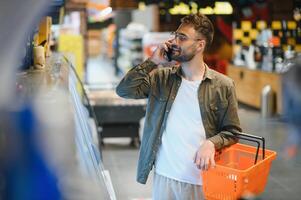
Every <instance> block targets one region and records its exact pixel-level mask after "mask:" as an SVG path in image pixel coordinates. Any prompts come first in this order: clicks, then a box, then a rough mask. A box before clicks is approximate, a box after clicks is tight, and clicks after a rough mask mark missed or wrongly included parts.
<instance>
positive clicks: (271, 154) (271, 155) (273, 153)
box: [202, 143, 277, 173]
mask: <svg viewBox="0 0 301 200" xmlns="http://www.w3.org/2000/svg"><path fill="white" fill-rule="evenodd" d="M239 146H241V147H248V148H256V147H253V146H250V145H246V144H242V143H236V144H233V145H231V146H230V147H227V148H226V149H225V150H223V151H229V149H230V148H235V147H239ZM260 149H261V148H260ZM265 151H266V152H268V153H269V155H267V154H266V155H265V158H264V159H259V160H258V162H257V163H256V164H254V165H252V166H250V167H248V168H247V169H234V168H232V167H226V166H223V165H221V164H217V163H216V164H215V168H213V170H214V169H216V168H218V169H225V170H231V171H236V172H239V173H244V172H245V173H247V172H248V171H250V170H251V169H253V168H255V167H257V166H258V165H261V164H263V163H265V162H267V161H269V160H271V161H272V160H274V159H275V158H276V155H277V152H276V151H272V150H269V149H265ZM244 152H247V151H246V150H244ZM211 169H212V168H209V170H211ZM202 172H203V171H202Z"/></svg>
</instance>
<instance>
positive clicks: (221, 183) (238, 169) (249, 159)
mask: <svg viewBox="0 0 301 200" xmlns="http://www.w3.org/2000/svg"><path fill="white" fill-rule="evenodd" d="M235 137H238V138H239V139H244V140H248V141H252V142H255V143H257V148H256V147H253V146H250V145H244V144H240V143H237V144H234V145H232V146H230V147H228V148H225V149H223V150H222V151H221V152H220V153H217V154H216V157H215V161H216V167H215V168H213V169H211V168H210V169H209V170H207V171H202V177H203V191H204V195H205V199H206V200H235V199H240V198H248V197H254V196H256V195H258V194H260V193H262V192H263V191H264V188H265V185H266V183H267V178H268V175H269V171H270V167H271V164H272V161H273V160H274V159H275V158H276V152H275V151H270V150H266V149H265V140H264V138H263V137H259V136H254V135H250V134H246V133H237V134H236V136H235ZM260 141H261V142H262V148H260Z"/></svg>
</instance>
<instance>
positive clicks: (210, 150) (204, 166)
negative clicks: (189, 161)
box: [194, 140, 215, 170]
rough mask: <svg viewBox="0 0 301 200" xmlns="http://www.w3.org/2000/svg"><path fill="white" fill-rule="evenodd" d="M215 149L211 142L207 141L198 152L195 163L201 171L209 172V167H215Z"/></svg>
mask: <svg viewBox="0 0 301 200" xmlns="http://www.w3.org/2000/svg"><path fill="white" fill-rule="evenodd" d="M214 155H215V148H214V144H213V143H212V142H211V141H210V140H206V141H205V142H204V143H203V144H202V145H201V146H200V147H199V149H198V151H197V152H196V155H195V158H194V163H195V164H196V166H197V167H198V168H199V169H201V170H208V168H209V165H210V166H211V167H212V168H214V167H215V160H214Z"/></svg>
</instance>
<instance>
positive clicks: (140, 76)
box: [116, 60, 241, 184]
mask: <svg viewBox="0 0 301 200" xmlns="http://www.w3.org/2000/svg"><path fill="white" fill-rule="evenodd" d="M181 74H182V70H181V67H172V68H158V67H157V65H156V64H155V63H153V62H152V61H150V60H146V61H145V62H144V63H142V64H140V65H137V66H136V67H134V68H132V69H131V70H130V71H129V72H128V73H127V74H126V75H125V77H124V78H123V79H122V80H121V82H120V83H119V85H118V86H117V89H116V92H117V94H118V95H119V96H121V97H124V98H133V99H141V98H148V103H147V107H146V116H145V125H144V131H143V138H142V142H141V148H140V155H139V161H138V171H137V181H138V182H140V183H143V184H145V183H146V181H147V178H148V175H149V172H150V171H151V169H152V167H153V164H154V161H155V158H156V154H157V151H158V149H159V146H160V144H161V137H162V133H163V131H164V129H165V127H166V121H167V118H168V114H169V111H170V109H171V106H172V104H173V102H174V100H175V98H176V95H177V92H178V89H179V87H180V85H181ZM198 99H199V106H200V111H201V116H202V121H203V125H204V128H205V132H206V138H207V139H209V140H210V141H212V142H213V143H214V145H215V148H216V149H217V150H219V149H221V148H223V147H225V146H229V145H231V144H234V143H235V142H236V141H237V140H235V139H233V137H231V135H233V134H235V132H236V131H241V128H240V124H239V119H238V115H237V100H236V94H235V88H234V83H233V81H232V80H231V79H230V78H228V77H226V76H224V75H222V74H220V73H218V72H216V71H213V70H211V69H209V68H208V67H207V66H206V70H205V74H204V79H203V81H202V82H201V84H200V87H199V90H198ZM183 106H185V105H183ZM183 134H185V133H183Z"/></svg>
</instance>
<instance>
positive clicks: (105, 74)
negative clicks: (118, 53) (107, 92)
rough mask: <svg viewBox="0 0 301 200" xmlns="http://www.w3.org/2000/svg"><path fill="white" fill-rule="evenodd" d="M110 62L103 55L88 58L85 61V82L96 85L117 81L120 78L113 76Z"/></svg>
mask: <svg viewBox="0 0 301 200" xmlns="http://www.w3.org/2000/svg"><path fill="white" fill-rule="evenodd" d="M112 62H113V61H112V60H110V59H108V58H106V57H103V56H98V57H93V58H89V59H88V62H87V75H86V78H87V81H86V82H87V84H89V85H92V86H97V85H99V84H107V83H116V82H118V81H119V80H120V78H119V77H117V76H115V73H114V67H113V65H112Z"/></svg>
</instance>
